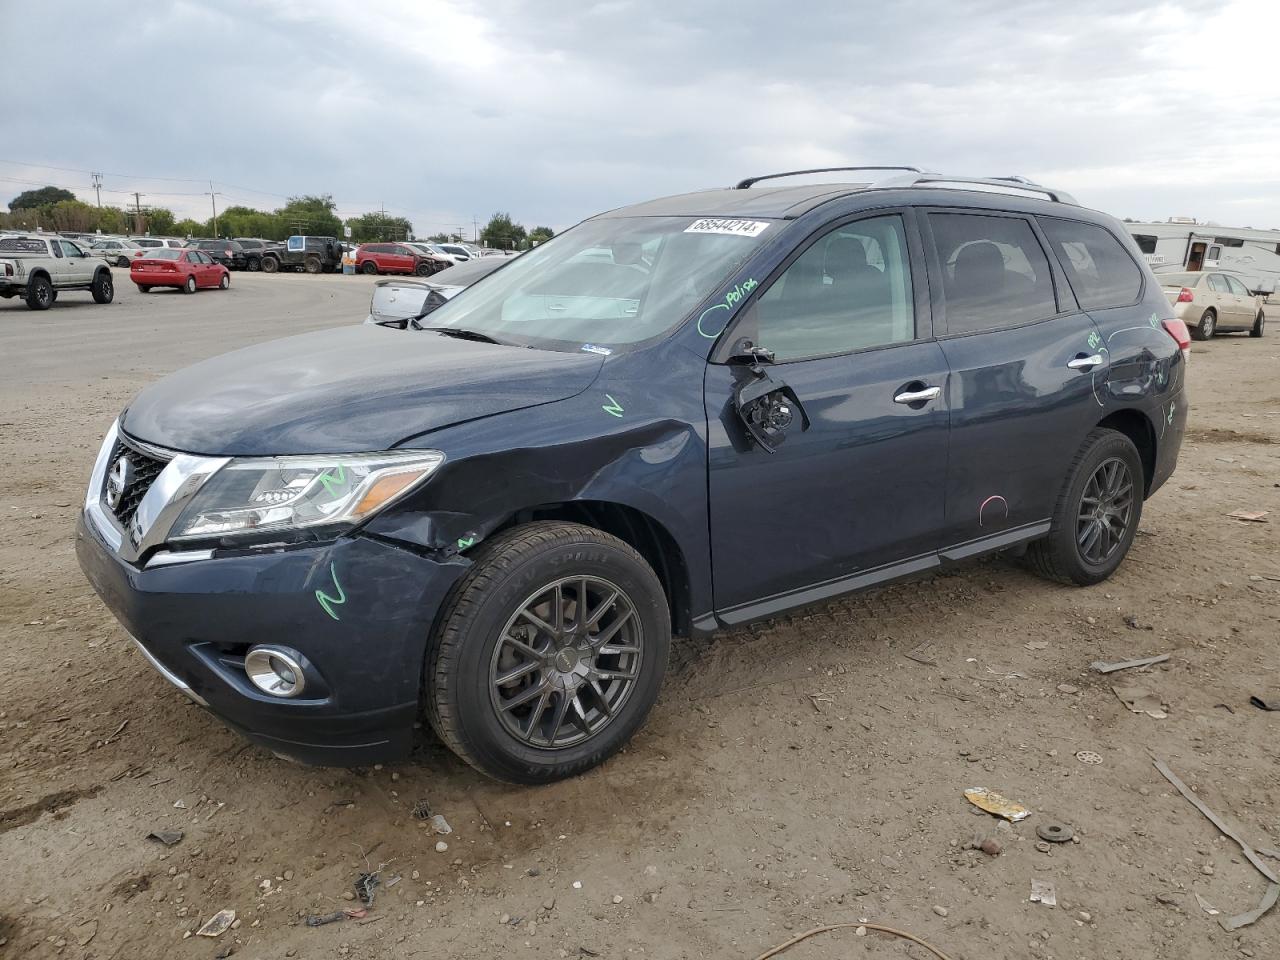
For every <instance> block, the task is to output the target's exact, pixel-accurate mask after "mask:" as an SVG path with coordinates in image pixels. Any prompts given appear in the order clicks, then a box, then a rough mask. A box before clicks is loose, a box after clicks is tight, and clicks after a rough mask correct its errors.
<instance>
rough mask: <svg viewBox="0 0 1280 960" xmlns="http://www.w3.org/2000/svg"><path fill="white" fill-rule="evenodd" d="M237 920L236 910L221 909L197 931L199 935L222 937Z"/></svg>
mask: <svg viewBox="0 0 1280 960" xmlns="http://www.w3.org/2000/svg"><path fill="white" fill-rule="evenodd" d="M235 922H236V912H235V911H234V910H219V911H218V912H217V913H215V914H214V915H213V916H212V917H210V918H209V919H208V920H206V921H205V923H204V926H202V927H201V928H200V929H199V930H197V931H196V936H197V937H220V936H222V935H223V934H224V933H226V932H227V930H229V929H230V928H231V924H233V923H235Z"/></svg>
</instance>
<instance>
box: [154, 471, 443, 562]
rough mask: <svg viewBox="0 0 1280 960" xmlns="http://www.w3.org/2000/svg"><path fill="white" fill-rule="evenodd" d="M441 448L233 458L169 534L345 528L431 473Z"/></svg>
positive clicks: (193, 536)
mask: <svg viewBox="0 0 1280 960" xmlns="http://www.w3.org/2000/svg"><path fill="white" fill-rule="evenodd" d="M442 463H444V454H443V453H441V452H440V451H439V450H413V451H407V452H404V453H361V454H339V455H335V456H332V457H323V456H316V457H264V458H252V459H250V458H244V459H235V460H232V461H231V462H229V463H228V464H227V465H226V466H224V467H223V468H222V469H221V470H219V471H218V472H217V473H215V474H214V475H213V476H212V477H210V478H209V480H208V482H206V483H205V484H204V486H202V487H201V488H200V490H199V492H198V493H196V495H195V497H194V498H193V499H192V501H191V503H189V504H188V505H187V507H186V509H185V510H184V511H183V512H182V516H180V517H179V518H178V521H177V523H175V524H174V525H173V529H172V531H171V532H170V534H169V537H168V539H169V540H208V539H213V538H221V537H236V536H245V535H255V536H256V535H260V534H268V533H272V532H274V531H289V530H299V529H312V528H337V527H350V526H353V525H354V524H356V523H359V522H360V521H361V520H364V519H365V518H367V517H369V516H372V515H373V514H374V513H376V512H377V511H378V510H380V509H382V508H383V507H385V506H387V505H388V504H390V503H392V502H393V501H395V500H397V499H399V498H400V497H402V496H404V495H405V494H406V493H408V492H409V490H411V489H412V488H413V487H414V486H415V485H416V484H418V483H420V482H422V481H423V480H425V479H426V478H427V477H429V476H430V475H431V474H432V473H433V472H434V471H435V470H436V468H437V467H439V466H440V464H442Z"/></svg>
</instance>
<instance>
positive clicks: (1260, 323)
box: [1249, 310, 1267, 337]
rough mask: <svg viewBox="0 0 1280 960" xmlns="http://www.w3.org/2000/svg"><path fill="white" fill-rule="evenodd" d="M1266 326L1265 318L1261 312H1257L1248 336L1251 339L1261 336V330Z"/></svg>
mask: <svg viewBox="0 0 1280 960" xmlns="http://www.w3.org/2000/svg"><path fill="white" fill-rule="evenodd" d="M1266 325H1267V318H1266V316H1265V315H1264V314H1263V312H1262V311H1261V310H1259V311H1258V316H1257V317H1255V318H1254V321H1253V327H1252V328H1251V329H1250V330H1249V336H1251V337H1260V336H1262V331H1263V329H1265V328H1266Z"/></svg>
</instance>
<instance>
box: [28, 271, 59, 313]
mask: <svg viewBox="0 0 1280 960" xmlns="http://www.w3.org/2000/svg"><path fill="white" fill-rule="evenodd" d="M53 300H54V294H53V284H52V283H50V282H49V278H48V277H33V278H32V279H30V280H28V281H27V307H28V308H30V309H32V310H48V309H49V308H50V307H51V306H53Z"/></svg>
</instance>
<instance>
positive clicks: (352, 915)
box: [302, 907, 369, 927]
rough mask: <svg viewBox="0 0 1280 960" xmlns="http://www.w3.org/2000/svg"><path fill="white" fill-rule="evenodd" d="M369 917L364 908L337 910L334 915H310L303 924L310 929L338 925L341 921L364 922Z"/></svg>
mask: <svg viewBox="0 0 1280 960" xmlns="http://www.w3.org/2000/svg"><path fill="white" fill-rule="evenodd" d="M368 915H369V911H368V910H367V909H365V908H364V907H361V908H360V909H359V910H335V911H333V913H320V914H314V913H313V914H310V915H309V916H307V918H306V919H305V920H303V921H302V922H303V923H305V924H306V925H307V926H308V927H323V926H324V925H325V924H326V923H336V922H338V921H339V920H363V919H364V918H365V917H367V916H368Z"/></svg>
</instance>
